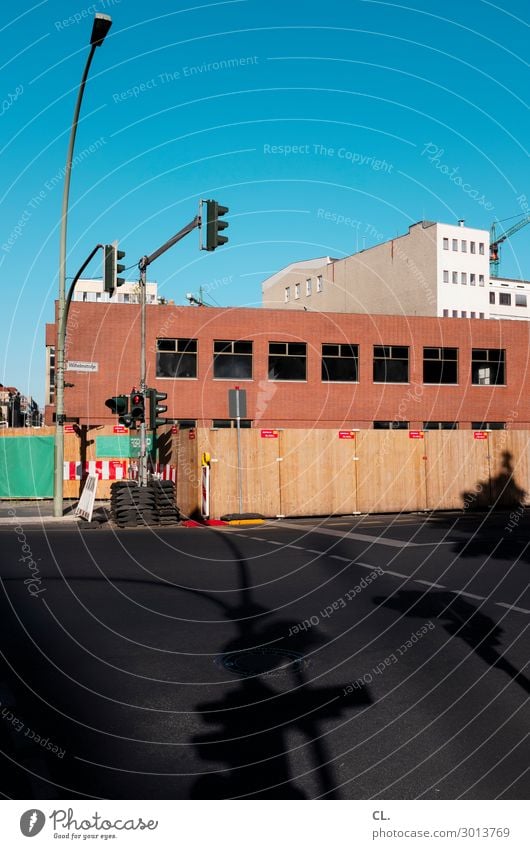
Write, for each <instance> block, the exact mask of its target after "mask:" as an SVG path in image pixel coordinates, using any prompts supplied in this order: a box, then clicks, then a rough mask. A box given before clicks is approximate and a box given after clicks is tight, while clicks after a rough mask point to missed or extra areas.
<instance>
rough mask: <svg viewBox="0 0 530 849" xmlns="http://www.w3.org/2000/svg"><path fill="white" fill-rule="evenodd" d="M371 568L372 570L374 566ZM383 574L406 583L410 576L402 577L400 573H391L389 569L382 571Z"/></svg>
mask: <svg viewBox="0 0 530 849" xmlns="http://www.w3.org/2000/svg"><path fill="white" fill-rule="evenodd" d="M371 568H372V569H374V568H375V566H372V567H371ZM383 572H384V573H385V575H392V576H393V577H394V578H404V579H405V580H406V581H408V580H409V579H410V575H402V574H401V572H391V571H390V569H383Z"/></svg>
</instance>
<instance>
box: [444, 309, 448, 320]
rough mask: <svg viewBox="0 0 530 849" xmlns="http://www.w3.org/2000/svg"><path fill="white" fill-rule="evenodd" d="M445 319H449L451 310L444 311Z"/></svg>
mask: <svg viewBox="0 0 530 849" xmlns="http://www.w3.org/2000/svg"><path fill="white" fill-rule="evenodd" d="M443 317H444V318H449V310H444V314H443Z"/></svg>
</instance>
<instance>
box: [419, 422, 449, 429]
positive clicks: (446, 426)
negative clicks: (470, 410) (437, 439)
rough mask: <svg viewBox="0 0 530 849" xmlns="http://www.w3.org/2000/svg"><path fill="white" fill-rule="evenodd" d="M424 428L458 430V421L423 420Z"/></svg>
mask: <svg viewBox="0 0 530 849" xmlns="http://www.w3.org/2000/svg"><path fill="white" fill-rule="evenodd" d="M423 430H458V422H423Z"/></svg>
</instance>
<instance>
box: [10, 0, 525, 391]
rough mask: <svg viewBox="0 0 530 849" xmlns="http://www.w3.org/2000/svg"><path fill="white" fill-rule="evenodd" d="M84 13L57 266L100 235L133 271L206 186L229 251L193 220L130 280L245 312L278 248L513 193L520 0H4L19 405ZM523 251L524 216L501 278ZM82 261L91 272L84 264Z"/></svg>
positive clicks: (300, 247)
mask: <svg viewBox="0 0 530 849" xmlns="http://www.w3.org/2000/svg"><path fill="white" fill-rule="evenodd" d="M168 9H171V10H172V11H168ZM96 11H99V12H105V13H106V14H110V15H111V16H112V19H113V25H112V29H111V30H110V33H109V35H108V37H107V39H106V41H105V43H104V45H103V46H102V47H101V48H99V49H98V50H97V51H96V56H95V58H94V62H93V65H92V70H91V75H90V79H89V82H88V85H87V89H86V93H85V99H84V103H83V111H82V120H81V123H80V125H79V130H78V136H77V142H76V153H77V156H78V162H77V164H76V167H75V168H74V171H73V174H72V186H71V194H70V204H71V206H70V216H69V231H68V237H69V238H68V271H67V273H68V275H70V276H72V275H73V274H74V273H75V272H76V270H77V268H78V267H79V266H80V264H81V263H82V262H83V260H84V259H85V257H86V256H87V255H88V253H90V251H91V249H92V247H93V246H94V245H95V244H97V243H98V242H110V241H113V240H114V239H118V240H119V241H120V246H121V247H122V248H123V249H124V250H125V251H126V252H127V255H126V261H127V264H128V265H132V264H133V263H136V262H137V260H138V258H139V257H140V256H141V255H142V254H144V253H149V252H150V251H153V250H154V249H155V248H156V247H158V246H159V245H160V244H162V243H163V242H164V241H165V240H166V239H167V238H169V237H170V236H171V235H172V234H173V233H174V232H176V231H177V230H178V229H180V227H181V226H182V225H184V224H185V223H186V222H188V221H189V220H191V219H192V218H193V216H194V215H195V213H196V210H197V200H198V199H199V198H200V197H213V198H215V199H218V200H219V201H220V202H222V203H223V204H225V205H226V206H229V207H230V227H229V229H228V231H227V235H229V237H230V242H229V244H228V245H227V246H226V247H224V248H222V249H220V250H217V251H215V252H214V253H211V254H210V253H206V252H204V251H203V252H199V251H198V243H197V238H196V234H192V235H191V236H188V237H187V239H185V240H184V241H183V242H182V243H180V244H179V245H177V246H176V247H174V248H173V249H172V250H171V251H170V252H168V253H167V254H166V255H165V256H164V257H162V258H161V259H160V260H158V261H157V262H156V264H154V265H153V266H152V267H151V273H150V278H151V279H155V280H157V281H158V283H159V287H160V294H161V295H163V296H165V297H167V298H173V299H174V300H175V302H176V303H181V304H182V303H184V302H185V301H184V295H185V293H186V292H188V291H191V292H195V293H196V292H197V291H198V289H199V286H200V285H201V284H203V285H206V284H208V285H209V286H210V287H211V289H210V296H211V297H213V298H215V300H216V301H217V302H218V303H219V304H221V305H223V306H225V305H256V306H257V305H259V303H260V282H261V280H262V279H264V278H265V277H266V276H268V275H269V274H270V273H273V272H274V271H277V270H278V269H279V268H281V267H282V266H284V265H286V264H288V263H289V262H293V261H295V260H299V259H304V258H309V257H313V256H321V255H324V254H330V255H333V256H343V255H347V254H349V253H352V252H353V251H354V250H355V249H356V248H357V247H361V248H362V247H363V246H369V245H371V244H374V243H375V242H377V241H380V240H382V239H388V238H391V237H392V236H394V235H396V234H397V233H402V232H405V231H406V229H407V227H408V225H409V224H410V223H412V222H415V221H418V220H420V219H422V218H428V219H432V220H439V221H446V222H454V221H456V220H457V219H458V218H465V219H466V223H467V224H468V225H469V226H476V227H482V228H486V229H487V228H489V227H490V225H491V223H492V221H493V220H496V219H500V220H502V219H505V218H507V217H509V216H515V215H517V214H518V213H520V212H521V210H523V211H524V208H523V206H522V204H523V201H521V199H520V198H521V195H528V197H529V198H530V178H529V170H528V153H527V149H528V145H529V144H530V132H529V130H530V121H529V117H528V105H527V94H528V90H529V81H530V80H529V72H528V63H527V61H526V59H527V58H528V49H527V48H528V41H529V35H530V30H529V23H530V9H529V6H528V2H527V0H510V2H508V0H496V2H487V0H466V2H456V0H447V2H445V3H443V4H440V3H435V2H429V0H428V2H424V0H405V2H404V3H403V4H398V3H390V2H379V1H378V0H348V2H345V0H327V2H314V0H308V2H303V3H302V2H286V0H282V2H279V0H268V2H262V1H261V0H259V2H258V0H229V2H217V3H208V2H204V3H197V4H194V3H193V2H192V0H190V1H189V2H186V3H183V2H174V3H167V2H163V0H151V2H149V3H145V2H139V0H99V2H94V3H87V2H84V0H71V2H66V0H41V2H37V3H35V4H34V5H33V4H32V2H31V0H29V2H27V3H22V2H13V3H10V4H8V5H7V6H6V9H5V10H4V14H3V20H2V26H1V27H0V29H1V31H2V44H3V51H2V68H1V79H2V86H1V91H0V94H1V97H2V107H1V109H0V112H1V113H2V114H1V115H0V120H1V128H2V133H1V137H0V144H1V150H2V158H1V162H2V168H1V197H2V218H1V222H2V234H1V239H0V245H1V247H0V267H1V269H2V287H1V298H2V319H3V321H2V338H1V343H2V344H1V350H0V356H1V370H0V381H1V382H3V383H5V384H14V385H17V386H18V387H19V388H20V389H21V390H22V391H24V392H28V391H29V392H30V393H31V394H33V395H34V396H35V397H36V399H37V400H38V401H39V403H42V401H43V396H44V324H45V322H46V321H51V320H52V319H53V302H54V299H55V297H56V293H57V265H58V253H59V230H58V224H59V216H60V208H61V196H62V170H61V169H62V168H63V167H64V161H65V156H66V147H67V141H68V133H69V129H70V124H71V120H72V113H73V107H74V102H75V96H76V91H77V87H78V84H79V80H80V76H81V72H82V69H83V66H84V62H85V59H86V55H87V44H88V41H89V37H90V32H91V28H92V20H91V18H92V16H93V14H94V12H96ZM428 145H430V147H428V148H427V146H428ZM274 146H276V147H279V146H284V148H285V147H291V148H292V147H293V146H298V151H297V152H291V153H289V154H287V155H285V153H284V154H282V153H280V152H279V151H276V152H274ZM332 151H333V152H332ZM339 152H341V153H340V154H339ZM442 166H444V167H442ZM454 169H457V170H454ZM444 172H445V173H444ZM457 177H461V178H462V183H463V184H464V185H465V187H466V188H465V189H464V185H462V184H460V185H459V184H458V180H457ZM319 210H326V211H329V212H331V213H332V214H335V213H336V215H337V216H339V215H342V216H345V217H350V218H351V219H353V221H354V222H357V223H355V224H354V226H351V225H347V224H338V223H336V221H335V222H334V221H333V220H327V221H326V220H325V219H324V218H323V217H322V213H320V215H319ZM529 245H530V226H529V227H528V228H527V229H526V230H522V231H521V232H520V233H519V234H518V235H517V236H515V237H514V238H513V240H512V241H511V242H510V244H509V245H508V246H507V247H505V250H504V256H503V267H502V271H503V273H504V274H505V275H507V276H524V277H526V278H530V247H529ZM89 273H91V274H92V275H93V276H101V263H100V260H99V259H98V260H97V261H96V260H95V261H94V262H93V264H92V266H91V267H90V268H89ZM130 276H132V279H135V272H134V270H133V271H131V272H130ZM216 281H218V282H216Z"/></svg>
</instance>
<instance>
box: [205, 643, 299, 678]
mask: <svg viewBox="0 0 530 849" xmlns="http://www.w3.org/2000/svg"><path fill="white" fill-rule="evenodd" d="M215 663H216V664H217V665H218V666H222V667H223V669H226V670H227V671H228V672H235V674H236V675H244V676H247V675H267V676H272V675H283V674H285V673H293V672H298V671H299V670H300V669H305V668H306V667H307V666H308V661H307V660H305V659H304V656H303V655H302V654H300V652H296V651H289V650H288V649H278V648H270V647H264V648H259V649H248V650H246V651H237V652H229V653H228V654H221V655H219V657H216V658H215Z"/></svg>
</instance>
